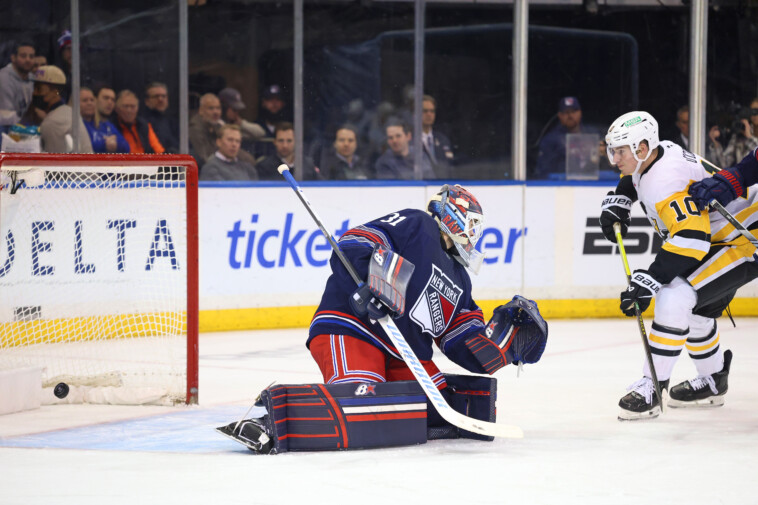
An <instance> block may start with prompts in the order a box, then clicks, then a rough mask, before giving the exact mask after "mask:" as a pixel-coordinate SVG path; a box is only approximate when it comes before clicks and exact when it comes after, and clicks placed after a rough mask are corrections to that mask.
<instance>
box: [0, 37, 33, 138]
mask: <svg viewBox="0 0 758 505" xmlns="http://www.w3.org/2000/svg"><path fill="white" fill-rule="evenodd" d="M33 67H34V46H32V44H31V43H29V42H19V43H18V44H16V45H15V46H14V48H13V53H12V54H11V62H10V63H8V64H7V65H6V66H4V67H3V68H2V69H0V126H8V125H12V124H15V123H17V122H18V121H19V120H20V119H21V117H22V116H23V115H24V113H25V112H26V110H27V109H28V108H29V104H31V103H32V91H33V89H34V83H33V82H32V80H31V79H30V75H29V74H30V72H31V71H32V68H33Z"/></svg>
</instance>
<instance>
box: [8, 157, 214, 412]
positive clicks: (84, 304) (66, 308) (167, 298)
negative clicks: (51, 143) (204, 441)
mask: <svg viewBox="0 0 758 505" xmlns="http://www.w3.org/2000/svg"><path fill="white" fill-rule="evenodd" d="M197 181H198V168H197V165H196V163H195V160H194V159H193V158H192V157H191V156H186V155H141V154H137V155H130V154H107V155H106V154H10V153H0V371H2V370H3V369H9V368H14V367H16V368H18V367H28V366H34V367H39V368H41V369H42V370H43V374H42V376H43V388H52V387H53V386H55V384H56V383H57V382H65V383H67V384H69V386H70V388H71V391H72V394H70V395H69V396H70V397H71V398H68V400H67V402H69V403H72V402H75V401H83V402H96V403H125V404H139V403H159V404H168V403H181V402H184V403H187V404H195V403H197V401H198V310H199V307H198V259H199V258H198V215H197V214H198V203H197V202H198V199H197V186H198V184H197ZM77 395H79V396H78V397H77ZM43 399H44V397H43Z"/></svg>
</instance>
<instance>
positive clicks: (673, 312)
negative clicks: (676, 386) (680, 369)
mask: <svg viewBox="0 0 758 505" xmlns="http://www.w3.org/2000/svg"><path fill="white" fill-rule="evenodd" d="M757 277H758V263H756V262H755V261H753V258H752V257H745V256H744V255H743V254H742V253H741V251H739V250H738V249H737V248H735V247H729V246H716V247H712V248H711V250H710V251H709V253H708V255H706V257H705V258H704V259H703V260H702V261H701V262H700V264H699V265H698V267H697V268H696V269H695V270H694V271H693V272H692V273H691V274H689V275H688V276H687V278H686V280H685V279H684V278H682V277H677V278H675V279H674V280H673V281H671V282H670V283H669V284H666V285H664V286H663V287H661V290H660V292H659V293H658V295H657V296H656V298H655V316H654V318H653V324H652V328H651V330H650V333H649V335H648V342H649V343H650V351H651V353H652V355H653V364H654V366H655V370H656V373H657V375H658V379H659V380H661V381H665V380H668V379H669V378H670V377H671V372H672V370H673V368H674V364H675V363H676V360H677V358H678V357H679V355H680V354H681V352H682V349H683V348H686V349H687V352H688V353H689V355H690V358H692V360H693V362H694V364H695V368H696V369H697V372H698V374H699V375H711V374H713V373H716V372H718V371H720V370H721V368H722V367H723V364H724V357H723V352H722V350H721V347H720V345H719V332H718V324H717V322H716V318H718V317H720V316H721V314H722V313H723V311H724V309H725V308H726V307H727V305H729V302H731V300H732V298H734V295H735V293H736V292H737V289H739V288H740V287H742V286H744V285H745V284H747V283H748V282H750V281H752V280H753V279H755V278H757ZM643 373H644V375H645V376H647V377H650V368H649V366H648V364H647V360H646V361H645V363H644V365H643Z"/></svg>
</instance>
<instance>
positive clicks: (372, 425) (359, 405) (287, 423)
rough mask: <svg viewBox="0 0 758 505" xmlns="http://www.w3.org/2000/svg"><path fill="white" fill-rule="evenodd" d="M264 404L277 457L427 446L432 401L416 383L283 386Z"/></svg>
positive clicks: (265, 398) (265, 394) (269, 393)
mask: <svg viewBox="0 0 758 505" xmlns="http://www.w3.org/2000/svg"><path fill="white" fill-rule="evenodd" d="M261 399H262V400H263V404H264V405H265V406H266V409H267V410H268V412H269V416H268V425H267V431H268V434H269V436H270V438H271V439H272V440H273V444H274V447H273V452H276V453H281V452H287V451H335V450H345V449H348V450H351V449H369V448H374V447H395V446H404V445H415V444H423V443H426V417H427V411H426V409H427V402H426V396H425V395H424V392H423V389H422V388H421V386H420V385H419V384H418V383H417V382H416V381H402V382H388V383H374V384H357V383H348V384H301V385H280V386H273V387H271V388H269V389H266V390H265V391H263V393H262V394H261Z"/></svg>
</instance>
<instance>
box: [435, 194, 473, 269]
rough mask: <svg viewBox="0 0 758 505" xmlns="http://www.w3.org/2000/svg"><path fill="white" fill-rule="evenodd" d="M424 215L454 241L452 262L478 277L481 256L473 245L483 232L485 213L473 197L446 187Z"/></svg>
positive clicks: (437, 195)
mask: <svg viewBox="0 0 758 505" xmlns="http://www.w3.org/2000/svg"><path fill="white" fill-rule="evenodd" d="M427 212H429V214H431V215H432V217H434V219H435V220H436V221H437V224H438V225H439V227H440V230H441V231H442V233H444V234H445V235H447V236H448V237H450V239H451V240H452V241H453V244H454V246H455V251H456V252H457V254H456V255H455V258H456V259H457V260H458V261H459V262H460V263H461V264H463V266H465V267H468V268H469V269H471V271H473V272H474V273H479V268H480V267H481V266H482V260H483V259H484V256H483V255H482V254H481V253H480V252H479V251H477V250H476V243H477V242H478V241H479V239H480V238H481V237H482V232H483V231H484V213H483V212H482V206H481V205H479V202H478V201H477V199H476V197H474V195H472V194H471V193H470V192H469V191H468V190H466V189H465V188H463V187H461V186H459V185H458V184H456V185H455V186H450V185H448V184H445V185H444V186H442V188H440V190H439V191H438V192H437V194H436V195H434V196H433V197H432V198H431V199H430V200H429V205H428V206H427Z"/></svg>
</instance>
